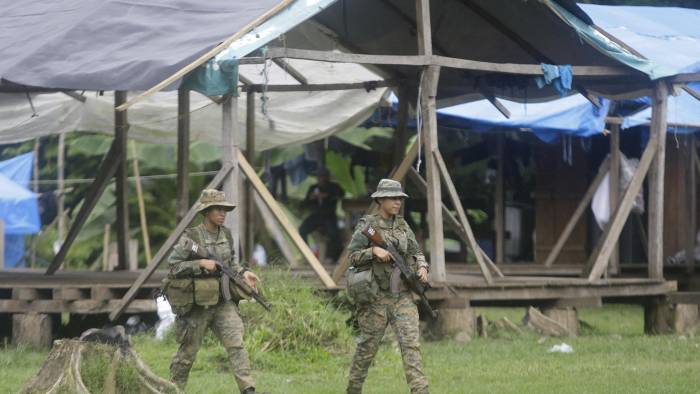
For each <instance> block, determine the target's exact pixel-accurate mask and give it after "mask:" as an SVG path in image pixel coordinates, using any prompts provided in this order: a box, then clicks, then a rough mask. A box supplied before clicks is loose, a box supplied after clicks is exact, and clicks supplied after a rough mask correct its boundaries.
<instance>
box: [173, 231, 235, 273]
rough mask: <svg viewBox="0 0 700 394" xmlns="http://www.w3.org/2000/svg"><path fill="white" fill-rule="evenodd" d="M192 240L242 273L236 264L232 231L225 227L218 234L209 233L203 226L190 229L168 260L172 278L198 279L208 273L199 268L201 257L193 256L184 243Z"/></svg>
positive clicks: (181, 238) (183, 235)
mask: <svg viewBox="0 0 700 394" xmlns="http://www.w3.org/2000/svg"><path fill="white" fill-rule="evenodd" d="M188 238H189V239H190V240H192V241H194V242H195V243H197V244H198V245H200V246H203V247H205V248H206V249H207V250H209V251H210V253H211V252H213V253H215V254H216V255H218V256H219V257H220V258H221V261H222V262H223V263H225V264H228V265H229V267H231V269H233V270H234V271H240V270H241V269H242V267H241V266H240V265H239V264H234V263H233V261H234V259H233V258H234V256H235V251H234V249H233V237H232V236H231V230H229V229H228V228H227V227H225V226H219V231H218V232H217V233H211V232H209V231H208V230H207V229H206V228H205V227H204V225H203V224H200V225H199V226H195V227H190V228H188V229H187V230H185V232H184V233H183V234H182V236H181V237H180V240H179V241H178V243H177V245H175V247H174V248H173V252H172V253H171V254H170V257H169V258H168V265H169V266H170V275H169V277H170V278H173V279H174V278H184V277H197V276H203V275H206V271H205V270H203V269H201V268H199V260H200V257H197V256H193V255H192V253H191V252H190V251H188V250H186V249H185V247H184V243H185V240H186V239H188Z"/></svg>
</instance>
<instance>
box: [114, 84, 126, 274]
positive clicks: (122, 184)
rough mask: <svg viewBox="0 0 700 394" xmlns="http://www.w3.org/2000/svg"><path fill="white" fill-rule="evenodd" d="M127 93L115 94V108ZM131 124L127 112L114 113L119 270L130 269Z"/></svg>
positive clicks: (123, 101)
mask: <svg viewBox="0 0 700 394" xmlns="http://www.w3.org/2000/svg"><path fill="white" fill-rule="evenodd" d="M126 96H127V93H126V92H125V91H119V90H118V91H115V92H114V106H115V107H118V106H119V105H121V104H123V103H125V102H126ZM128 131H129V123H128V121H127V112H126V111H114V142H115V146H116V149H117V150H116V154H117V155H118V156H119V164H118V165H117V173H116V174H115V175H116V178H117V179H116V186H117V187H116V196H117V202H116V204H117V218H116V222H117V223H116V228H115V230H116V233H117V268H118V269H122V270H125V269H128V268H129V266H130V265H129V258H130V257H129V238H130V236H129V180H128V177H129V165H128V162H127V160H126V157H127V154H126V153H127V152H126V151H127V146H126V145H127V141H128Z"/></svg>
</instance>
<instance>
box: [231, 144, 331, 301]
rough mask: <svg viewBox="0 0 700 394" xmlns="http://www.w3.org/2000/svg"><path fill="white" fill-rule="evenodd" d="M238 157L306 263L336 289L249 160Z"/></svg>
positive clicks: (324, 281) (329, 286)
mask: <svg viewBox="0 0 700 394" xmlns="http://www.w3.org/2000/svg"><path fill="white" fill-rule="evenodd" d="M237 156H238V165H239V166H240V168H241V170H242V171H243V174H244V175H245V176H246V178H247V179H248V181H250V183H251V184H252V185H253V187H254V188H255V191H256V192H257V193H258V195H260V197H261V198H262V199H263V202H264V203H265V205H266V206H267V207H268V208H269V209H270V211H272V214H273V215H274V216H275V219H277V221H278V222H279V224H280V225H281V226H282V228H283V229H284V231H285V232H286V233H287V235H288V236H289V237H290V238H291V239H292V242H294V244H295V245H296V247H297V248H298V249H299V251H300V252H301V254H302V255H303V256H304V258H305V259H306V261H308V262H309V265H311V268H312V269H313V270H314V271H315V272H316V275H318V277H319V279H321V282H322V283H323V284H324V286H326V288H329V289H332V288H335V287H336V284H335V281H334V280H333V278H331V277H330V275H328V272H327V271H326V269H325V268H323V265H322V264H321V262H319V261H318V259H317V258H316V255H314V254H313V252H312V251H311V249H309V246H308V245H307V244H306V242H304V240H303V239H302V238H301V235H299V231H297V229H296V227H294V225H292V223H291V222H290V221H289V219H287V216H286V215H285V214H284V211H282V208H281V207H280V205H279V204H278V203H277V201H276V200H275V198H274V197H273V196H272V194H270V191H269V190H267V187H266V186H265V184H264V183H263V182H262V180H261V179H260V177H258V174H257V173H256V172H255V170H254V169H253V167H251V165H250V163H248V160H247V159H246V158H245V156H244V155H243V153H242V152H241V151H240V150H238V151H237Z"/></svg>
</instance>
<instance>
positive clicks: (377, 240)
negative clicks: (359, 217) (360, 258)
mask: <svg viewBox="0 0 700 394" xmlns="http://www.w3.org/2000/svg"><path fill="white" fill-rule="evenodd" d="M362 235H364V236H365V237H367V239H368V240H369V241H370V243H371V244H372V245H374V246H379V247H380V248H383V249H386V250H387V251H388V252H389V254H391V257H392V258H393V260H394V262H393V266H394V267H396V268H398V269H399V271H401V279H403V281H404V283H406V286H407V287H408V289H409V290H411V291H412V292H414V293H416V294H417V295H418V297H420V302H421V304H422V305H423V306H424V307H425V310H426V311H428V312H429V313H430V316H431V317H432V318H433V319H437V312H435V311H434V310H433V308H432V307H431V306H430V303H429V302H428V297H426V296H425V291H426V290H428V289H429V288H430V285H429V284H427V283H423V282H421V281H420V279H419V278H418V275H417V274H415V273H413V272H411V270H410V269H409V268H408V265H406V261H405V260H404V259H403V257H401V254H400V253H399V251H398V250H396V248H395V247H394V245H393V244H392V243H390V242H385V241H384V239H383V238H382V236H381V234H379V232H377V230H375V229H374V227H372V225H371V224H370V225H367V227H365V229H364V230H363V231H362Z"/></svg>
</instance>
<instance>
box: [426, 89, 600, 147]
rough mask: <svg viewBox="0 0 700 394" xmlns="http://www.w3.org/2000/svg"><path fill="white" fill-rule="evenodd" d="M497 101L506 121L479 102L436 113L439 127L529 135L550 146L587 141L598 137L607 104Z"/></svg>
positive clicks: (569, 99)
mask: <svg viewBox="0 0 700 394" xmlns="http://www.w3.org/2000/svg"><path fill="white" fill-rule="evenodd" d="M500 101H501V103H502V104H503V105H504V106H505V107H506V108H507V109H508V110H509V111H510V113H511V117H510V119H508V118H506V117H505V116H503V114H502V113H501V112H499V111H498V110H497V109H496V107H494V106H493V105H492V104H491V103H490V102H489V101H487V100H480V101H476V102H473V103H467V104H461V105H456V106H453V107H447V108H441V109H439V110H438V123H439V125H440V126H441V127H453V128H459V129H471V130H474V131H477V132H489V131H498V130H513V129H516V130H520V131H523V132H532V133H534V134H535V135H536V136H537V137H538V138H540V139H541V140H542V141H545V142H554V141H556V140H557V138H558V136H559V135H561V134H567V135H575V136H580V137H589V136H592V135H595V134H598V133H601V132H602V131H603V129H604V128H605V116H606V114H607V113H608V106H609V104H610V103H609V102H608V101H607V100H604V99H603V100H602V103H603V108H600V109H599V108H596V107H595V106H594V105H593V104H591V103H590V102H589V101H588V100H586V99H585V98H584V97H583V96H581V95H578V94H577V95H573V96H569V97H565V98H562V99H559V100H554V101H551V102H548V103H534V104H523V103H515V102H512V101H507V100H500Z"/></svg>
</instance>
